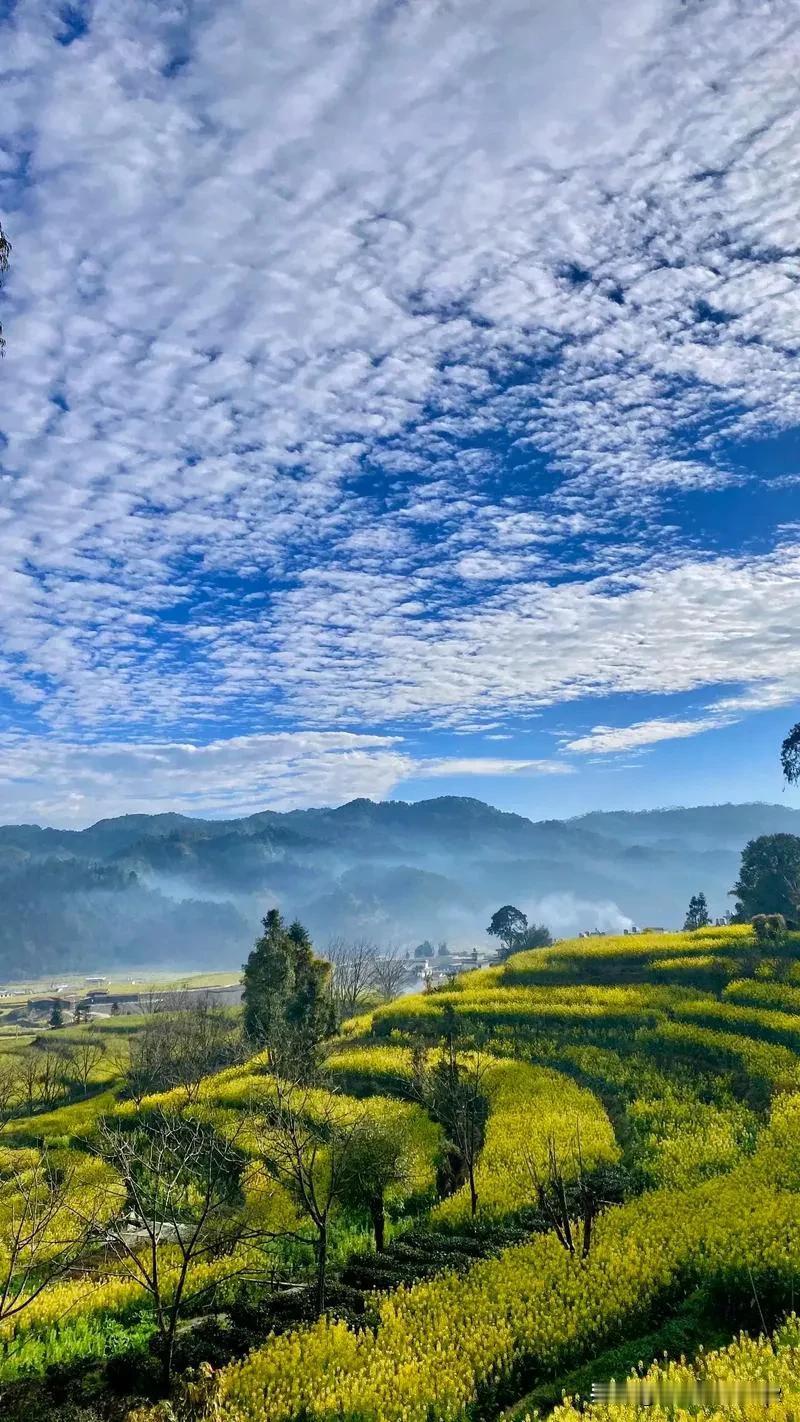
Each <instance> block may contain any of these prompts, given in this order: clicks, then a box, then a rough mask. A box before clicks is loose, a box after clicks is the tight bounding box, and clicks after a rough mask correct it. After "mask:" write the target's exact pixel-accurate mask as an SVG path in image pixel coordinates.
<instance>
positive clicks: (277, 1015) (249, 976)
mask: <svg viewBox="0 0 800 1422" xmlns="http://www.w3.org/2000/svg"><path fill="white" fill-rule="evenodd" d="M263 924H264V932H263V933H262V935H261V937H260V938H259V939H258V940H257V942H256V945H255V947H254V948H253V951H252V953H251V954H250V956H249V958H248V959H247V962H246V963H245V965H244V968H243V982H244V993H243V999H244V1030H245V1032H246V1033H247V1036H248V1037H249V1038H250V1039H251V1041H253V1042H258V1043H260V1044H262V1045H266V1044H267V1043H268V1042H269V1041H270V1040H271V1039H274V1038H275V1036H276V1035H277V1033H278V1032H279V1029H280V1028H281V1026H282V1025H284V1024H285V1022H286V1005H287V1001H288V998H289V994H290V993H291V991H292V988H293V987H294V973H293V971H292V963H291V959H290V954H289V946H288V941H287V932H286V925H285V924H284V921H283V918H282V917H281V914H280V913H279V911H278V909H270V911H269V913H268V914H267V916H266V918H265V919H264V920H263Z"/></svg>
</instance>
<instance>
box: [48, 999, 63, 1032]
mask: <svg viewBox="0 0 800 1422" xmlns="http://www.w3.org/2000/svg"><path fill="white" fill-rule="evenodd" d="M48 1022H49V1024H50V1026H51V1027H63V1026H64V1009H63V1007H62V1006H61V1003H60V1002H58V1001H56V1002H54V1003H53V1008H52V1011H51V1013H50V1016H49V1018H48Z"/></svg>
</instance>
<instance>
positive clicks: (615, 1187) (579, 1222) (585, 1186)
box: [525, 1136, 627, 1259]
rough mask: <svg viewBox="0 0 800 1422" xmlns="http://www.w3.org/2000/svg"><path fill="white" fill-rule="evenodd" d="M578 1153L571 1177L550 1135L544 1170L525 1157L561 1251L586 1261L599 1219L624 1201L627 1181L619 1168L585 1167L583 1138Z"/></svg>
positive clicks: (539, 1201)
mask: <svg viewBox="0 0 800 1422" xmlns="http://www.w3.org/2000/svg"><path fill="white" fill-rule="evenodd" d="M575 1154H576V1158H575V1161H574V1166H575V1168H574V1169H573V1171H571V1172H570V1176H569V1177H568V1176H567V1175H566V1174H565V1172H564V1168H563V1165H562V1163H561V1161H560V1160H559V1158H558V1152H557V1150H556V1144H555V1139H554V1137H553V1136H549V1137H548V1141H547V1159H546V1162H545V1164H544V1167H540V1166H539V1164H538V1162H537V1161H536V1158H535V1156H533V1155H532V1154H530V1153H528V1154H526V1156H525V1164H526V1166H527V1169H528V1173H529V1175H530V1177H531V1180H532V1181H533V1184H534V1187H535V1189H536V1200H537V1204H538V1206H539V1211H540V1213H541V1215H542V1217H543V1218H544V1221H545V1223H546V1224H547V1225H548V1226H549V1228H550V1229H552V1230H553V1232H554V1234H555V1236H556V1238H557V1240H558V1242H559V1244H560V1245H561V1246H562V1248H564V1249H566V1250H567V1252H568V1253H569V1254H572V1255H573V1256H574V1255H576V1254H578V1253H580V1257H581V1258H582V1259H585V1258H586V1257H587V1255H588V1253H589V1250H590V1249H591V1245H592V1231H593V1229H594V1224H595V1221H596V1219H597V1216H598V1215H599V1214H600V1213H601V1212H602V1211H603V1210H604V1209H605V1207H606V1206H607V1205H611V1204H616V1203H617V1202H618V1201H619V1200H620V1199H621V1198H622V1196H623V1195H624V1192H625V1188H626V1184H627V1180H626V1173H625V1171H624V1170H621V1169H620V1167H618V1166H616V1167H615V1166H605V1167H603V1166H601V1167H600V1168H599V1169H598V1170H595V1171H594V1172H592V1173H591V1174H590V1173H589V1172H588V1171H587V1170H586V1167H585V1166H584V1162H583V1154H582V1151H581V1144H580V1137H579V1138H578V1141H577V1148H576V1153H575ZM577 1227H579V1228H580V1233H579V1234H578V1233H577Z"/></svg>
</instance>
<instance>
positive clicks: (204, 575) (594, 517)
mask: <svg viewBox="0 0 800 1422" xmlns="http://www.w3.org/2000/svg"><path fill="white" fill-rule="evenodd" d="M798 63H800V16H798V13H797V7H796V5H795V4H794V3H793V0H792V3H781V0H764V3H762V4H760V5H758V6H754V5H753V4H752V3H745V0H703V3H699V0H689V3H686V4H683V3H678V0H605V3H604V4H603V5H602V6H597V5H595V4H592V3H589V0H563V3H560V4H559V5H541V6H538V7H533V6H531V5H530V4H529V0H494V3H493V4H492V5H486V4H485V3H483V0H462V3H460V4H459V5H452V4H449V3H446V0H395V3H391V4H386V3H384V0H303V3H302V4H299V5H294V6H278V7H275V6H265V5H263V4H262V3H260V0H227V3H226V4H225V5H224V6H220V5H215V4H211V3H210V0H208V3H206V0H194V3H191V4H189V3H181V0H176V3H174V4H171V5H169V6H166V5H164V4H163V3H161V0H158V3H156V0H140V3H137V4H136V5H130V4H126V3H123V0H96V3H84V0H78V3H74V4H72V5H69V6H65V5H59V4H57V3H43V0H0V220H2V223H3V226H4V228H5V230H6V231H7V234H8V236H9V237H10V239H11V241H12V243H13V248H14V250H13V264H12V270H11V273H10V275H9V279H8V281H7V282H6V285H5V288H4V290H3V293H2V320H3V325H4V328H5V332H6V336H7V340H8V349H7V354H6V357H5V360H4V361H3V364H2V367H0V431H2V434H1V435H0V459H1V460H2V473H1V474H0V492H1V493H2V500H1V501H0V590H1V591H2V598H1V599H0V819H2V820H19V819H25V820H37V821H40V822H50V823H57V824H75V825H80V824H85V823H88V822H89V821H91V820H93V819H95V818H98V817H100V816H102V815H108V814H115V813H120V812H123V811H126V810H160V809H171V808H175V809H180V810H183V811H185V812H188V813H208V814H213V815H224V814H239V813H246V812H249V811H253V810H256V809H260V808H265V807H268V806H272V807H274V808H286V807H289V806H292V805H311V804H330V803H337V802H339V801H342V800H345V799H348V798H351V797H353V796H356V795H369V796H372V797H373V798H382V797H388V796H401V797H404V798H418V797H421V796H425V795H431V794H443V793H448V794H449V793H456V794H471V795H475V796H478V797H480V798H484V799H487V800H490V801H492V802H493V803H495V804H498V805H502V806H504V807H507V808H513V809H516V810H519V811H522V812H524V813H528V814H532V815H534V816H539V815H548V816H549V815H558V814H575V813H580V812H581V811H583V810H587V809H592V808H603V807H613V808H617V807H621V806H630V807H633V808H638V807H645V806H653V805H663V804H676V803H697V802H700V801H709V800H728V799H732V800H744V799H750V798H764V799H778V798H780V797H781V796H782V794H783V791H782V786H781V782H780V775H779V769H778V760H777V752H778V746H779V743H780V740H781V738H782V736H783V734H784V733H785V731H786V730H787V729H788V727H789V726H790V725H791V724H792V723H793V722H794V721H796V720H797V719H798V717H800V637H799V636H798V628H800V383H799V382H798V377H797V367H798V362H797V357H798V349H799V348H800V267H798V258H797V211H796V195H797V191H798V186H799V185H800V109H798V105H797V99H796V77H795V76H796V72H797V67H798ZM786 800H787V802H788V803H795V804H797V803H800V796H798V795H797V794H787V795H786Z"/></svg>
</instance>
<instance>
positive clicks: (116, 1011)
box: [111, 998, 119, 1017]
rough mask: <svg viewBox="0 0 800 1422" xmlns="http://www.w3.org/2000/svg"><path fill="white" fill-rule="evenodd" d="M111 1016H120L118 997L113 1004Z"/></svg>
mask: <svg viewBox="0 0 800 1422" xmlns="http://www.w3.org/2000/svg"><path fill="white" fill-rule="evenodd" d="M111 1016H112V1017H119V1003H118V1002H117V1000H116V998H115V999H114V1001H113V1002H112V1004H111Z"/></svg>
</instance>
